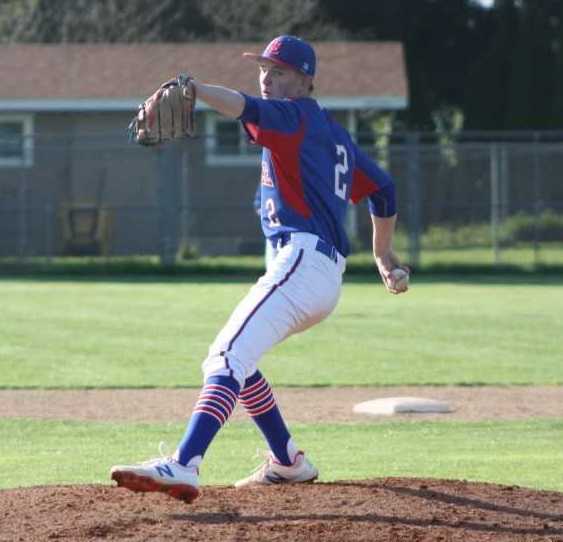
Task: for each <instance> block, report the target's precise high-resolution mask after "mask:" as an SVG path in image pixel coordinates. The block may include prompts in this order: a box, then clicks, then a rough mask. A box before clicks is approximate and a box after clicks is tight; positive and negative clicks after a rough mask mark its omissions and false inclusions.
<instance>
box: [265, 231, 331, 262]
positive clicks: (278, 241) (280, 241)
mask: <svg viewBox="0 0 563 542" xmlns="http://www.w3.org/2000/svg"><path fill="white" fill-rule="evenodd" d="M290 241H291V233H282V234H281V235H280V236H279V237H276V238H274V241H273V245H274V248H275V247H278V248H282V247H284V246H285V245H287V244H288V243H289V242H290ZM315 250H316V251H317V252H320V253H321V254H324V255H325V256H326V257H327V258H329V259H330V260H332V261H333V262H335V263H337V262H338V251H337V250H336V247H334V246H332V245H330V244H329V243H327V242H326V241H324V240H323V239H321V238H320V237H319V239H318V241H317V244H316V246H315Z"/></svg>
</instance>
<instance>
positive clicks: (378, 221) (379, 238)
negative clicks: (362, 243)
mask: <svg viewBox="0 0 563 542" xmlns="http://www.w3.org/2000/svg"><path fill="white" fill-rule="evenodd" d="M371 220H372V224H373V257H374V259H375V261H376V263H379V262H380V261H382V260H385V259H387V258H391V259H393V258H394V255H393V234H394V232H395V223H396V221H397V215H396V214H395V215H393V216H390V217H385V218H384V217H379V216H375V215H371Z"/></svg>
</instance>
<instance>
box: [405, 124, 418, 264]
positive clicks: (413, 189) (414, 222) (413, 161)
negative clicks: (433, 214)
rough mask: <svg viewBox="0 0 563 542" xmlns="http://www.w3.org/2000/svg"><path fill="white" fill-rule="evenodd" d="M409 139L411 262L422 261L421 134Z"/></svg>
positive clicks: (408, 177)
mask: <svg viewBox="0 0 563 542" xmlns="http://www.w3.org/2000/svg"><path fill="white" fill-rule="evenodd" d="M406 140H407V194H408V205H407V209H408V215H409V216H408V228H409V263H410V265H412V266H413V267H417V266H418V265H419V263H420V205H421V201H420V200H421V198H420V185H421V182H420V145H419V143H420V142H419V135H418V134H417V133H409V134H407V137H406Z"/></svg>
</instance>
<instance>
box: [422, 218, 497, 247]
mask: <svg viewBox="0 0 563 542" xmlns="http://www.w3.org/2000/svg"><path fill="white" fill-rule="evenodd" d="M421 243H422V247H423V248H434V249H440V248H466V247H483V246H485V247H486V246H490V245H491V225H490V224H468V225H466V226H459V227H456V226H448V225H440V226H436V225H435V226H430V227H429V228H428V229H427V230H426V231H425V232H424V233H423V234H422V238H421Z"/></svg>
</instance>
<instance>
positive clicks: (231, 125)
mask: <svg viewBox="0 0 563 542" xmlns="http://www.w3.org/2000/svg"><path fill="white" fill-rule="evenodd" d="M206 136H207V145H206V147H207V163H208V164H211V165H234V166H236V165H253V164H256V163H258V161H259V158H260V153H261V147H259V146H258V145H252V144H251V143H250V142H249V141H248V137H247V135H246V132H245V131H244V128H243V127H242V125H241V123H240V122H238V121H235V120H232V119H227V118H225V117H221V116H219V115H217V114H215V113H208V114H207V119H206Z"/></svg>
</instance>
